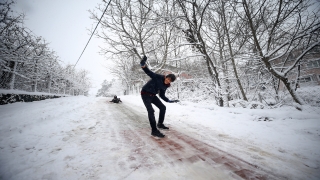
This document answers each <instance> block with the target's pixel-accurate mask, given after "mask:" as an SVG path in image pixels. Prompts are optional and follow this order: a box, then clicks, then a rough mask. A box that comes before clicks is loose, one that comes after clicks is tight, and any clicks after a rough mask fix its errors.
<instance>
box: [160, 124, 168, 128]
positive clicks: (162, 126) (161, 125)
mask: <svg viewBox="0 0 320 180" xmlns="http://www.w3.org/2000/svg"><path fill="white" fill-rule="evenodd" d="M157 127H158V128H160V129H169V128H168V127H167V126H165V125H163V124H158V125H157Z"/></svg>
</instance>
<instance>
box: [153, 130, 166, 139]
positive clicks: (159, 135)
mask: <svg viewBox="0 0 320 180" xmlns="http://www.w3.org/2000/svg"><path fill="white" fill-rule="evenodd" d="M151 135H152V136H156V137H159V138H163V137H164V134H162V133H161V132H160V131H159V130H156V131H152V132H151Z"/></svg>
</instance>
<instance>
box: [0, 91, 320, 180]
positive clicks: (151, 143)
mask: <svg viewBox="0 0 320 180" xmlns="http://www.w3.org/2000/svg"><path fill="white" fill-rule="evenodd" d="M123 101H124V102H125V100H123ZM12 108H15V109H16V111H12ZM0 112H1V116H2V118H4V119H2V120H1V128H0V135H1V138H0V153H1V157H0V166H1V170H0V179H4V180H10V179H14V180H16V179H17V180H21V179H35V180H36V179H39V180H40V179H52V180H53V179H84V180H87V179H223V180H224V179H303V177H307V176H306V175H307V174H311V176H310V177H308V178H309V179H310V178H311V179H312V178H317V173H315V170H316V169H317V168H318V167H317V164H316V165H315V168H310V169H308V168H306V167H305V166H304V168H301V169H300V168H299V166H301V164H300V163H299V162H297V161H296V160H295V159H292V158H286V157H281V156H279V155H277V154H274V153H272V152H268V151H266V150H263V149H262V148H261V147H258V145H254V144H249V143H247V142H246V141H242V140H240V139H237V138H233V137H230V136H228V135H226V134H223V133H217V132H216V131H212V130H210V129H208V128H207V127H205V126H202V125H200V124H198V125H195V124H190V123H188V122H181V121H174V120H173V119H172V118H173V117H172V116H170V115H168V117H167V118H166V121H165V122H166V123H167V125H169V127H170V130H169V131H163V132H164V134H165V135H166V137H165V138H163V139H157V138H154V137H152V136H151V135H150V125H149V122H148V120H147V113H146V110H145V109H144V108H143V107H141V106H140V105H136V104H132V103H129V102H128V103H122V104H113V103H109V102H108V101H107V99H106V98H86V97H79V98H78V100H75V97H68V98H61V99H53V100H45V101H41V102H34V103H19V104H11V105H7V106H2V107H1V109H0ZM221 143H223V146H221V147H220V145H221ZM270 162H272V163H270ZM295 163H297V165H295ZM299 164H300V165H299ZM274 165H278V167H275V166H274ZM297 166H298V167H297ZM292 167H295V168H296V169H295V171H296V170H297V171H298V172H299V173H300V175H301V172H304V173H306V175H304V174H302V175H301V176H300V177H299V176H297V175H296V174H294V173H292V172H291V170H289V169H290V168H292ZM278 168H286V169H287V170H285V169H281V170H279V169H278ZM308 170H309V171H310V172H305V171H308ZM286 171H287V173H284V172H286Z"/></svg>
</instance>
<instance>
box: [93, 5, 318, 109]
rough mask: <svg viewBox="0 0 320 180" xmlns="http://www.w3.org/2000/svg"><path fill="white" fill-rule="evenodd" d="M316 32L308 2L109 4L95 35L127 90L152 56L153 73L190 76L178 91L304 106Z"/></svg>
mask: <svg viewBox="0 0 320 180" xmlns="http://www.w3.org/2000/svg"><path fill="white" fill-rule="evenodd" d="M104 2H106V3H105V5H100V6H99V7H98V8H97V11H91V18H92V19H95V20H96V21H98V20H99V18H100V17H99V16H98V14H101V12H103V11H104V9H105V8H106V6H107V2H109V1H104ZM319 30H320V18H319V6H318V4H317V3H313V1H309V0H293V1H290V0H277V1H275V0H216V1H212V0H190V1H185V0H165V1H162V0H161V1H160V0H130V1H122V0H111V2H110V5H109V6H108V11H107V12H106V14H105V15H104V17H103V19H102V21H101V30H100V32H99V33H96V35H97V36H98V37H99V38H102V39H103V40H104V41H105V42H106V43H107V44H108V45H109V46H108V48H105V49H102V52H103V53H105V54H106V56H108V57H109V58H110V59H113V60H114V61H115V64H117V65H116V67H115V68H113V69H112V70H113V73H114V74H115V75H116V76H118V77H119V78H120V79H121V80H122V81H123V82H125V83H126V84H127V86H131V85H132V84H134V83H137V82H139V81H141V82H144V81H146V76H145V75H143V73H142V71H141V69H140V68H139V61H140V59H141V56H142V55H147V56H148V60H149V65H150V67H151V68H152V69H153V70H154V71H155V72H161V71H167V70H170V71H173V72H174V73H177V74H180V75H182V74H183V73H187V74H188V76H189V77H188V78H186V79H183V78H181V82H180V84H181V85H182V86H181V89H180V91H181V92H180V93H181V94H183V92H185V93H187V95H188V96H190V93H189V92H193V93H195V92H196V91H197V89H198V90H201V92H202V93H208V94H210V96H213V97H214V98H215V99H216V100H217V103H218V104H219V105H220V106H229V102H230V100H232V99H242V100H244V101H252V100H254V97H257V93H259V90H260V89H264V90H266V91H265V92H268V93H266V94H265V97H264V98H265V99H266V100H267V99H269V100H271V99H272V100H271V101H270V102H274V103H280V102H282V101H283V99H282V98H283V97H285V96H282V95H281V93H283V94H286V95H287V96H286V97H288V96H289V97H290V99H291V100H293V101H294V102H296V103H298V104H301V105H303V104H304V103H305V102H304V101H303V99H302V98H300V97H299V94H298V93H296V90H297V88H296V87H297V81H298V78H299V75H300V73H299V66H300V65H301V64H303V63H304V62H305V61H306V58H305V57H306V55H308V53H310V52H311V51H313V50H315V49H316V48H317V47H318V46H319V42H320V40H319V35H320V34H319V32H320V31H319ZM318 49H319V48H318ZM289 57H290V58H291V59H290V62H291V63H288V61H289ZM183 85H184V86H183ZM190 87H192V88H191V89H190ZM200 94H201V93H200Z"/></svg>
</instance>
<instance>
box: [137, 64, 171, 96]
mask: <svg viewBox="0 0 320 180" xmlns="http://www.w3.org/2000/svg"><path fill="white" fill-rule="evenodd" d="M142 69H143V71H144V72H145V73H146V74H147V75H148V76H150V77H151V79H150V80H149V81H148V82H147V83H146V84H145V85H144V86H143V87H142V91H141V93H142V94H143V93H144V92H145V93H149V94H154V95H156V94H158V92H159V96H160V97H161V99H163V100H164V101H166V102H168V101H169V99H168V98H167V97H166V96H165V93H166V90H167V88H168V87H170V84H164V79H165V76H164V75H160V74H156V73H154V72H152V71H150V69H149V68H148V67H145V68H142Z"/></svg>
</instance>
